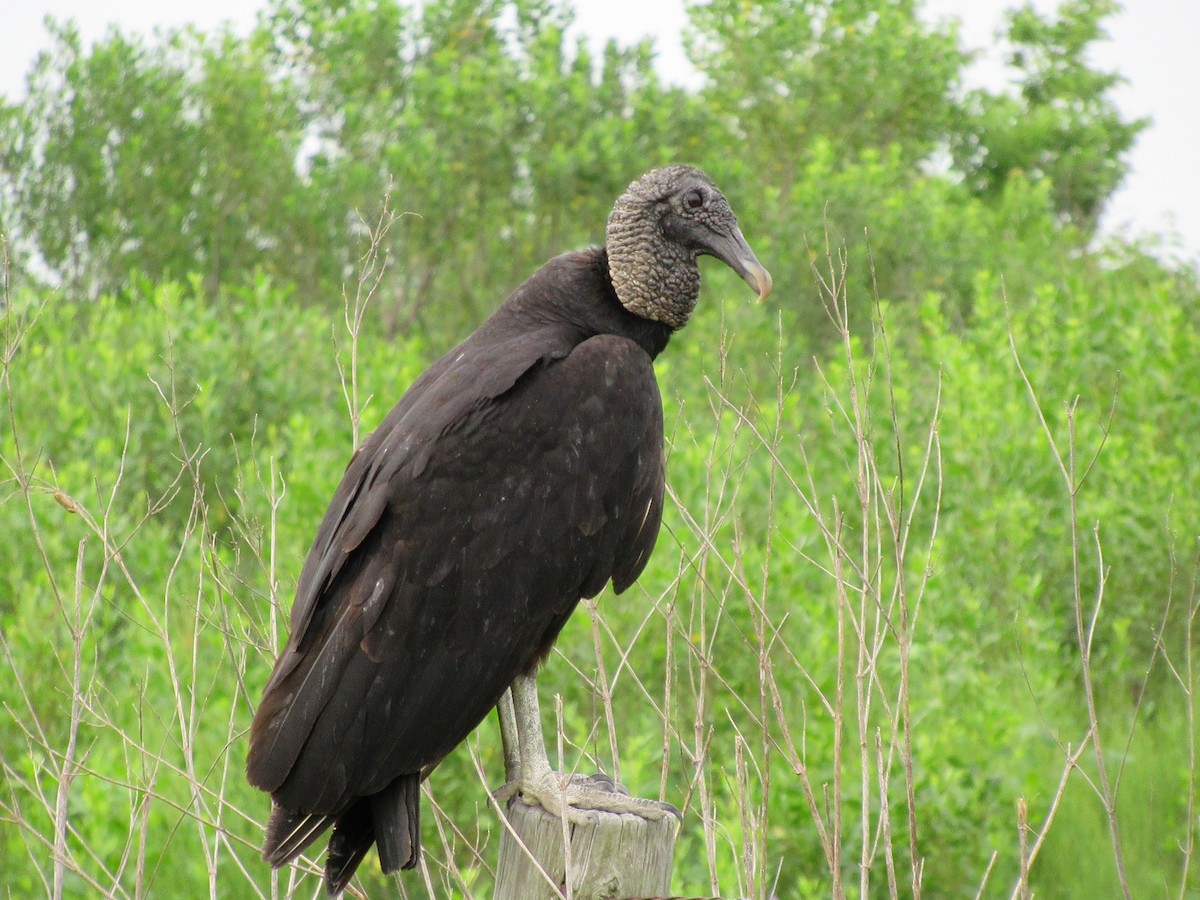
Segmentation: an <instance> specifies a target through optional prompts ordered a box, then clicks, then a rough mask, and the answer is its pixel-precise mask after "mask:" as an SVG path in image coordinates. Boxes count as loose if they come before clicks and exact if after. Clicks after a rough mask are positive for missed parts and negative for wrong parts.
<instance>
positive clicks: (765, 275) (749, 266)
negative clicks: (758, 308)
mask: <svg viewBox="0 0 1200 900" xmlns="http://www.w3.org/2000/svg"><path fill="white" fill-rule="evenodd" d="M741 263H742V265H743V266H744V267H745V269H746V272H747V274H748V275H749V276H750V277H749V278H747V279H746V281H748V282H749V281H752V283H751V287H753V288H754V289H755V290H756V291H758V302H759V303H762V302H763V301H764V300H766V299H767V297H768V296H770V294H771V288H772V287H773V286H774V283H773V282H772V280H771V273H770V272H768V271H767V270H766V268H764V267H763V265H762V263H760V262H759V261H758V260H756V259H753V260H752V259H744V260H741Z"/></svg>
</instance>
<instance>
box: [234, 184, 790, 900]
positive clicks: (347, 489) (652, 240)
mask: <svg viewBox="0 0 1200 900" xmlns="http://www.w3.org/2000/svg"><path fill="white" fill-rule="evenodd" d="M702 253H709V254H712V255H715V256H719V257H720V258H722V259H723V260H724V261H725V262H726V263H728V264H729V265H730V266H732V267H733V268H734V269H735V270H737V271H739V273H740V274H742V276H743V277H744V278H746V279H747V280H748V281H750V282H751V283H752V284H754V285H755V286H756V288H757V289H758V290H759V293H760V295H765V293H766V292H767V291H769V289H770V278H769V276H768V275H767V274H766V271H765V270H764V269H763V268H762V267H761V265H759V264H758V262H757V260H755V258H754V255H753V253H751V252H750V249H749V247H747V246H746V243H745V241H744V239H742V237H741V233H740V232H739V231H738V229H737V225H736V219H735V218H734V216H733V214H732V212H731V211H730V210H729V207H728V204H727V203H726V202H725V199H724V197H722V196H721V194H720V192H719V191H717V189H716V187H715V186H713V184H712V182H711V181H709V180H708V179H707V178H706V177H705V176H704V175H703V174H702V173H700V172H698V171H697V170H695V169H691V168H688V167H683V166H675V167H670V168H667V169H658V170H655V171H654V172H651V173H649V174H648V175H646V176H643V178H642V179H639V180H638V181H637V182H635V183H634V184H633V185H631V186H630V188H629V190H628V191H627V192H626V193H625V194H624V195H622V197H621V198H620V200H618V202H617V205H616V207H615V208H614V212H613V216H612V218H611V219H610V223H609V231H608V241H607V244H606V248H600V249H593V250H586V251H582V252H577V253H569V254H566V255H564V256H560V257H557V258H556V259H553V260H551V261H550V262H549V263H547V264H546V265H545V266H543V267H542V268H541V269H540V270H538V272H537V273H535V274H534V275H533V276H532V277H531V278H530V279H529V280H528V281H527V282H526V283H525V284H523V285H522V286H521V287H520V288H518V289H517V290H516V291H515V292H514V293H513V295H512V296H511V297H510V298H509V299H508V300H507V301H506V302H505V303H504V304H503V305H502V306H501V307H500V308H499V309H498V310H497V311H496V313H495V314H494V315H493V316H492V317H491V318H490V319H488V321H487V322H485V323H484V324H483V325H482V326H480V328H479V329H478V330H477V331H476V332H475V333H474V334H472V335H471V336H470V337H469V338H467V340H466V341H464V342H463V343H462V344H460V345H459V346H458V347H456V348H454V349H453V350H451V351H450V352H449V353H448V354H446V355H445V356H444V357H443V358H442V359H441V360H439V361H438V362H437V363H435V364H434V365H433V366H432V367H431V368H430V369H429V370H428V371H427V372H425V373H424V374H423V375H422V376H421V377H420V378H418V379H417V381H416V382H415V383H414V384H413V385H412V387H411V388H409V390H408V392H407V393H406V394H405V395H404V396H403V398H401V400H400V402H399V403H398V404H397V405H396V407H395V408H394V409H393V410H392V411H391V412H390V413H389V414H388V416H387V418H386V419H385V420H384V422H383V424H382V425H380V427H379V428H378V429H377V430H376V431H375V432H374V433H373V434H372V435H371V436H370V437H369V438H368V439H367V441H366V442H365V443H364V444H363V446H362V447H361V448H360V450H359V451H358V452H357V453H356V454H355V456H354V458H353V459H352V460H351V462H350V465H349V467H348V468H347V470H346V474H345V476H344V477H343V479H342V482H341V485H340V486H339V487H338V489H337V492H336V493H335V495H334V497H333V500H332V502H331V503H330V506H329V509H328V511H327V512H326V514H325V517H324V519H323V521H322V522H321V525H320V528H319V529H318V531H317V536H316V540H315V541H314V542H313V546H312V549H311V550H310V551H309V555H308V558H307V560H306V561H305V564H304V568H303V570H302V572H301V574H300V580H299V583H298V585H297V590H296V600H295V604H294V606H293V609H292V615H291V635H290V638H289V640H288V643H287V646H286V647H285V648H284V650H283V652H282V654H281V655H280V657H279V660H278V661H277V662H276V665H275V669H274V671H273V672H272V674H271V677H270V680H269V681H268V683H267V686H266V688H265V691H264V694H263V700H262V703H261V705H260V706H259V709H258V711H257V714H256V715H255V717H254V723H253V726H252V729H251V737H250V753H249V758H248V762H247V772H248V776H249V779H250V782H251V783H252V784H254V785H255V786H256V787H259V788H261V789H262V790H264V791H268V792H270V794H271V796H272V799H273V801H274V802H273V806H272V814H271V820H270V823H269V824H268V827H267V835H266V842H265V846H264V851H263V855H264V857H265V858H266V859H267V860H268V861H269V862H270V863H271V864H272V865H275V866H279V865H282V864H284V863H286V862H288V861H289V860H291V859H293V858H295V856H296V855H298V854H299V853H300V852H302V851H303V850H304V849H305V847H307V846H308V845H309V844H311V843H312V842H313V841H315V840H316V839H317V838H319V837H320V836H321V834H322V833H324V832H325V831H326V830H328V829H329V828H330V827H331V826H332V827H333V828H334V831H333V835H332V837H331V839H330V843H329V857H328V862H327V866H326V884H327V887H328V889H329V891H330V893H337V892H339V891H340V890H341V889H342V888H343V887H344V886H345V885H346V884H347V883H348V881H349V879H350V878H351V876H352V875H353V872H354V869H355V868H356V867H357V865H358V864H359V862H360V861H361V860H362V858H363V856H364V855H365V854H366V852H367V851H368V850H369V849H370V847H371V844H372V843H375V844H377V845H378V848H379V855H380V861H381V864H382V866H383V868H384V870H385V871H394V870H395V869H398V868H407V867H411V866H412V865H415V864H416V862H417V860H418V858H419V851H420V829H419V801H420V782H421V779H422V778H423V777H424V776H425V775H427V774H428V773H429V772H430V771H431V770H432V769H433V767H435V766H436V765H437V764H438V762H440V761H441V759H442V758H444V757H445V756H446V754H448V753H449V752H450V751H451V750H452V749H453V748H454V747H455V746H456V745H457V744H459V743H460V742H461V741H462V740H463V739H464V738H465V737H466V736H467V735H468V734H469V733H470V732H471V731H472V730H473V729H474V728H475V726H476V725H477V724H478V723H479V722H480V721H481V720H482V719H483V718H484V716H486V714H487V712H488V710H490V709H491V708H492V707H493V706H495V705H496V703H497V701H498V700H499V699H500V697H501V695H502V694H503V693H504V691H505V690H506V689H507V688H508V686H509V684H510V683H511V682H512V681H513V678H514V677H515V676H517V675H519V674H532V672H533V670H534V669H535V668H536V667H537V665H538V664H539V663H540V662H541V661H542V660H543V659H544V658H545V656H546V654H547V653H549V651H550V648H551V647H552V645H553V643H554V640H555V638H556V637H557V636H558V633H559V630H560V629H561V628H562V626H563V624H564V623H565V622H566V620H567V618H568V616H570V614H571V611H572V610H573V609H574V608H575V606H576V604H577V603H578V601H579V600H580V598H583V597H591V596H594V595H595V594H597V593H598V592H599V591H600V590H601V589H602V588H603V587H604V585H605V584H607V583H608V582H609V581H610V580H611V581H612V583H613V587H614V589H615V590H616V591H617V592H618V593H619V592H621V591H623V590H625V588H627V587H628V586H629V585H630V584H632V583H633V581H634V580H635V579H636V578H637V577H638V575H639V574H640V573H641V571H642V569H643V567H644V566H645V564H646V561H647V559H648V558H649V555H650V552H651V550H652V549H653V547H654V542H655V539H656V537H657V534H658V529H659V524H660V521H661V518H662V502H663V489H664V483H663V434H662V430H663V425H662V403H661V400H660V397H659V392H658V385H657V383H656V381H655V377H654V370H653V367H652V364H651V363H652V360H653V359H654V357H655V356H657V355H658V353H660V352H661V351H662V350H663V348H664V347H665V346H666V344H667V341H668V340H669V339H670V336H671V334H672V332H673V331H674V330H675V329H676V328H679V327H682V325H683V324H684V323H685V322H686V320H687V314H688V313H690V311H691V309H692V307H693V306H694V303H695V298H696V292H697V291H698V290H699V275H698V271H697V270H696V262H695V260H696V256H697V255H699V254H702ZM614 284H615V285H616V288H615V289H614ZM631 310H632V311H631Z"/></svg>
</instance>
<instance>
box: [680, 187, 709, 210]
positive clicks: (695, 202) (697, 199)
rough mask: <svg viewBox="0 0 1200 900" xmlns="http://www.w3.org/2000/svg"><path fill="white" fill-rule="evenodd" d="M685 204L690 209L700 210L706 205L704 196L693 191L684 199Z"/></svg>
mask: <svg viewBox="0 0 1200 900" xmlns="http://www.w3.org/2000/svg"><path fill="white" fill-rule="evenodd" d="M683 202H684V203H686V204H687V205H688V209H699V208H700V207H702V206H703V205H704V195H703V194H702V193H700V192H699V191H691V192H690V193H689V194H688V195H687V196H686V197H684V198H683Z"/></svg>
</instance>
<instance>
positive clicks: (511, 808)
mask: <svg viewBox="0 0 1200 900" xmlns="http://www.w3.org/2000/svg"><path fill="white" fill-rule="evenodd" d="M595 783H597V784H599V785H602V786H609V785H611V782H608V781H607V779H602V778H600V779H596V781H595ZM635 802H636V801H635ZM505 815H506V816H507V818H508V822H509V824H510V825H511V826H512V828H511V830H510V829H509V828H508V827H507V826H505V827H504V833H503V835H502V836H501V838H500V859H499V862H498V864H497V866H496V892H495V894H494V900H559V898H561V897H564V896H566V894H567V883H568V879H569V881H570V885H571V896H572V897H573V898H576V900H625V898H629V897H663V896H666V895H667V894H668V893H670V889H671V866H672V862H673V860H674V857H675V838H676V836H677V835H678V833H679V820H678V819H677V818H675V816H665V817H663V818H660V819H646V818H643V817H642V816H640V815H638V814H636V813H610V812H595V813H593V816H594V820H593V821H589V822H586V823H582V824H575V823H567V824H566V825H565V827H564V823H563V821H562V819H560V818H558V817H557V816H554V815H552V814H551V813H549V812H547V811H546V810H544V809H543V808H542V807H540V806H530V805H528V804H527V803H525V802H523V801H522V800H521V798H520V797H513V798H512V799H511V800H509V801H508V804H507V808H506V811H505ZM564 832H565V834H566V835H567V838H568V841H569V852H564V843H563V836H564ZM518 838H519V840H518ZM522 845H524V846H522ZM568 857H569V859H568ZM535 860H536V862H535ZM539 865H540V866H541V868H542V869H544V870H545V872H546V874H548V875H549V876H550V878H551V879H552V880H553V881H554V884H555V885H556V886H554V887H552V886H551V885H550V884H549V883H548V882H547V880H546V876H545V875H543V874H542V872H541V871H540V870H539V869H538V866H539Z"/></svg>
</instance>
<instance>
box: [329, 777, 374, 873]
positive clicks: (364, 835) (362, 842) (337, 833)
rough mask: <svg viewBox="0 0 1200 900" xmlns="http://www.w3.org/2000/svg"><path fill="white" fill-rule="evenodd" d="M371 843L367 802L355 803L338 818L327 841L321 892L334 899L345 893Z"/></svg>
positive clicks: (369, 812) (372, 826) (372, 831)
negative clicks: (323, 889)
mask: <svg viewBox="0 0 1200 900" xmlns="http://www.w3.org/2000/svg"><path fill="white" fill-rule="evenodd" d="M373 843H375V823H374V822H373V821H372V819H371V802H370V800H369V799H363V800H359V801H358V802H357V803H355V804H354V805H353V806H352V807H350V809H349V810H347V811H346V812H345V813H343V814H342V815H341V817H339V818H338V823H337V826H336V827H335V828H334V829H333V835H332V836H331V837H330V838H329V856H328V857H326V859H325V890H326V891H327V892H328V894H329V896H331V897H336V896H337V895H338V894H340V893H341V892H342V891H344V890H345V889H346V885H348V884H349V883H350V879H351V878H353V877H354V871H355V870H356V869H357V868H358V864H359V863H361V862H362V861H363V858H364V857H365V856H366V855H367V851H368V850H370V849H371V845H372V844H373Z"/></svg>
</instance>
